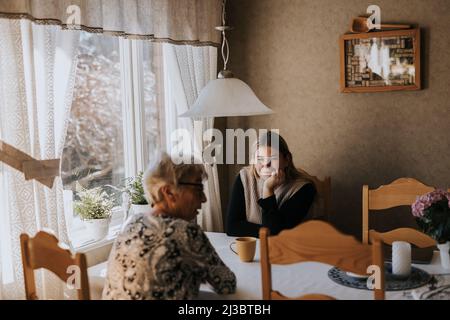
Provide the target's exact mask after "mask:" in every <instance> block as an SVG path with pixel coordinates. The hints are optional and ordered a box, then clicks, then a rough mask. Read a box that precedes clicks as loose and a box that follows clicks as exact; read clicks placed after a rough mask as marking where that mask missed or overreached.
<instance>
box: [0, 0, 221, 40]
mask: <svg viewBox="0 0 450 320" xmlns="http://www.w3.org/2000/svg"><path fill="white" fill-rule="evenodd" d="M75 6H76V7H75ZM221 7H222V1H221V0H182V1H180V0H14V1H11V0H0V17H8V18H27V19H30V20H32V21H35V22H36V23H39V24H59V25H62V26H64V27H65V26H66V25H67V24H71V23H75V24H77V25H78V24H79V25H80V28H81V29H82V30H85V31H88V32H100V33H108V34H112V35H116V36H127V37H134V38H139V39H146V40H152V41H163V42H172V43H178V44H192V45H215V46H218V44H219V43H220V33H219V32H217V31H216V30H215V29H214V27H215V26H218V25H220V21H221ZM77 11H79V12H77ZM78 13H79V21H78V22H77V21H76V18H77V17H76V15H77V14H78Z"/></svg>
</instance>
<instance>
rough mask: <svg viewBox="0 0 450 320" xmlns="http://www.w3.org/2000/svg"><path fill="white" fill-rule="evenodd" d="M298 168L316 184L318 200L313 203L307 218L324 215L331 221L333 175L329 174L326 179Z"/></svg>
mask: <svg viewBox="0 0 450 320" xmlns="http://www.w3.org/2000/svg"><path fill="white" fill-rule="evenodd" d="M297 170H298V171H299V172H300V173H301V174H302V175H303V176H304V177H305V178H306V179H308V180H310V181H311V182H312V183H313V184H314V187H315V188H316V191H317V195H316V197H317V200H316V201H314V202H315V203H313V206H312V208H311V210H312V211H311V213H310V214H308V217H307V219H308V220H309V219H311V218H322V217H324V218H325V219H326V220H327V221H329V220H330V217H331V177H328V176H327V177H325V179H323V180H320V179H319V178H317V177H316V176H312V175H310V174H309V173H307V172H306V171H305V170H303V169H301V168H297Z"/></svg>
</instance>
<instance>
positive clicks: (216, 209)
mask: <svg viewBox="0 0 450 320" xmlns="http://www.w3.org/2000/svg"><path fill="white" fill-rule="evenodd" d="M163 57H164V58H163V59H164V73H165V81H164V86H165V103H166V106H165V114H166V117H165V118H166V123H165V131H166V133H167V134H166V137H167V138H166V140H167V142H166V148H167V150H168V151H170V150H172V148H173V147H174V146H173V145H172V143H173V141H171V140H172V139H171V134H172V133H174V132H175V131H176V130H177V129H185V130H187V131H188V132H189V133H190V136H191V138H192V142H193V143H191V145H186V146H185V148H184V150H183V154H185V153H192V152H193V153H194V154H201V150H203V148H204V147H205V145H204V144H205V142H204V141H203V137H202V134H203V132H204V131H206V130H208V129H211V128H213V126H214V119H211V118H209V119H204V120H196V122H197V123H196V124H195V125H196V126H198V128H199V129H201V130H194V128H195V126H194V121H193V119H191V118H180V117H178V115H180V114H182V113H184V112H186V111H187V110H189V108H190V107H191V106H192V105H193V104H194V102H195V100H196V99H197V97H198V95H199V93H200V91H201V89H202V88H203V87H204V86H205V85H206V84H207V83H208V82H209V81H210V80H213V79H215V78H216V72H217V49H216V48H214V47H193V46H174V45H171V44H163ZM205 169H206V172H207V174H208V180H207V183H206V185H205V194H206V197H207V202H205V203H204V204H203V205H202V210H201V213H200V215H199V216H198V223H199V224H200V226H201V227H202V229H203V230H205V231H213V232H223V221H222V208H221V204H220V190H219V178H218V173H217V165H216V164H212V165H211V164H205Z"/></svg>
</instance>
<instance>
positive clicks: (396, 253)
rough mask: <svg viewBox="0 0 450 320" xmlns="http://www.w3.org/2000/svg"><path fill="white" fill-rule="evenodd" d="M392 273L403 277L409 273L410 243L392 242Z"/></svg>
mask: <svg viewBox="0 0 450 320" xmlns="http://www.w3.org/2000/svg"><path fill="white" fill-rule="evenodd" d="M392 273H393V274H394V275H397V276H405V277H406V276H409V274H410V273H411V245H410V244H409V243H408V242H404V241H394V242H393V243H392Z"/></svg>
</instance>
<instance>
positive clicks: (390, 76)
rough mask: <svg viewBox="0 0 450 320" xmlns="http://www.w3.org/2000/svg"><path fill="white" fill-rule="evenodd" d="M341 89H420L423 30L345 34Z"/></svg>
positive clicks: (372, 90)
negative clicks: (421, 38)
mask: <svg viewBox="0 0 450 320" xmlns="http://www.w3.org/2000/svg"><path fill="white" fill-rule="evenodd" d="M340 49H341V91H342V92H380V91H396V90H420V29H407V30H394V31H378V32H369V33H354V34H345V35H343V36H341V39H340Z"/></svg>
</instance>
